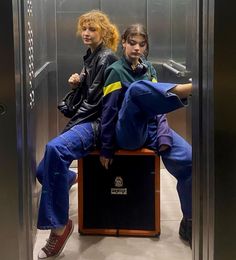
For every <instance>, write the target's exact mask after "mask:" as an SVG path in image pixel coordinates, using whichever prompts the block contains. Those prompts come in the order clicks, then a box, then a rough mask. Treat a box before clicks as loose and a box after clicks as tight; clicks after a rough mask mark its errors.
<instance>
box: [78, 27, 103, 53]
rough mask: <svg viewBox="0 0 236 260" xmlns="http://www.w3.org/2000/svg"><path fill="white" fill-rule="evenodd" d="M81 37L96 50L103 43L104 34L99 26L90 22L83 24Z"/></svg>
mask: <svg viewBox="0 0 236 260" xmlns="http://www.w3.org/2000/svg"><path fill="white" fill-rule="evenodd" d="M81 37H82V40H83V42H84V44H85V45H86V46H88V47H89V48H91V50H92V51H93V50H95V49H96V48H97V47H98V45H99V44H100V43H102V36H101V33H100V31H99V30H98V29H97V27H95V26H93V25H92V24H90V23H85V24H83V26H82V31H81Z"/></svg>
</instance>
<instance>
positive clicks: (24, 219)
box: [0, 0, 57, 260]
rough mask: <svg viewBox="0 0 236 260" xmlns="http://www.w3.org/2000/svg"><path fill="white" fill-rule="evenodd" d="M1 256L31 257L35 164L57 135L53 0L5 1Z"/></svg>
mask: <svg viewBox="0 0 236 260" xmlns="http://www.w3.org/2000/svg"><path fill="white" fill-rule="evenodd" d="M0 12H1V15H0V17H1V23H0V31H1V35H2V36H1V42H0V43H1V45H0V52H1V58H2V62H1V65H0V66H1V71H0V73H1V74H0V81H1V88H0V125H1V127H0V131H1V132H0V133H1V135H0V138H1V140H0V141H1V145H0V155H1V156H0V165H1V169H0V185H1V196H0V205H1V234H0V240H1V259H7V260H15V259H19V260H21V259H22V260H25V259H32V257H33V252H32V249H33V245H34V240H35V237H36V220H37V207H38V199H39V190H40V189H39V186H38V185H37V183H36V181H35V173H36V165H37V164H38V162H39V160H40V158H41V157H42V154H43V150H44V145H45V143H46V142H47V141H48V139H49V138H50V137H51V136H53V135H55V134H57V111H56V104H57V102H56V100H57V77H56V75H57V73H56V48H55V46H56V16H55V1H47V0H27V1H26V0H25V1H19V0H12V1H6V0H4V1H1V6H0Z"/></svg>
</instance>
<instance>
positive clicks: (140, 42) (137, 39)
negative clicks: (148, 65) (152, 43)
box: [122, 35, 147, 63]
mask: <svg viewBox="0 0 236 260" xmlns="http://www.w3.org/2000/svg"><path fill="white" fill-rule="evenodd" d="M122 45H123V49H124V54H125V56H126V57H127V58H128V60H130V61H131V62H132V63H135V62H137V61H138V60H139V58H140V57H141V56H142V55H144V53H145V51H146V48H147V42H146V40H145V38H144V37H143V36H141V35H136V36H132V37H130V38H129V39H127V40H126V41H125V40H123V42H122Z"/></svg>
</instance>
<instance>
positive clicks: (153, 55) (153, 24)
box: [147, 0, 171, 63]
mask: <svg viewBox="0 0 236 260" xmlns="http://www.w3.org/2000/svg"><path fill="white" fill-rule="evenodd" d="M170 8H171V5H170V0H148V6H147V19H148V20H147V21H148V22H147V26H148V32H149V37H150V53H149V59H150V60H151V61H152V62H153V63H161V62H165V61H166V60H168V59H170V58H171V18H170V12H171V9H170Z"/></svg>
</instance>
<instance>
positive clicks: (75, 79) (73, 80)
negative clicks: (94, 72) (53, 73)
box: [68, 73, 80, 89]
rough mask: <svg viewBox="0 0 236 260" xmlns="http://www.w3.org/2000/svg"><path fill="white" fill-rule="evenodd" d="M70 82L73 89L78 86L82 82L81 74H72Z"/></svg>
mask: <svg viewBox="0 0 236 260" xmlns="http://www.w3.org/2000/svg"><path fill="white" fill-rule="evenodd" d="M68 82H69V84H70V86H71V88H72V89H75V88H77V87H78V85H79V83H80V75H79V74H78V73H74V74H72V75H71V76H70V78H69V79H68Z"/></svg>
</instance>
